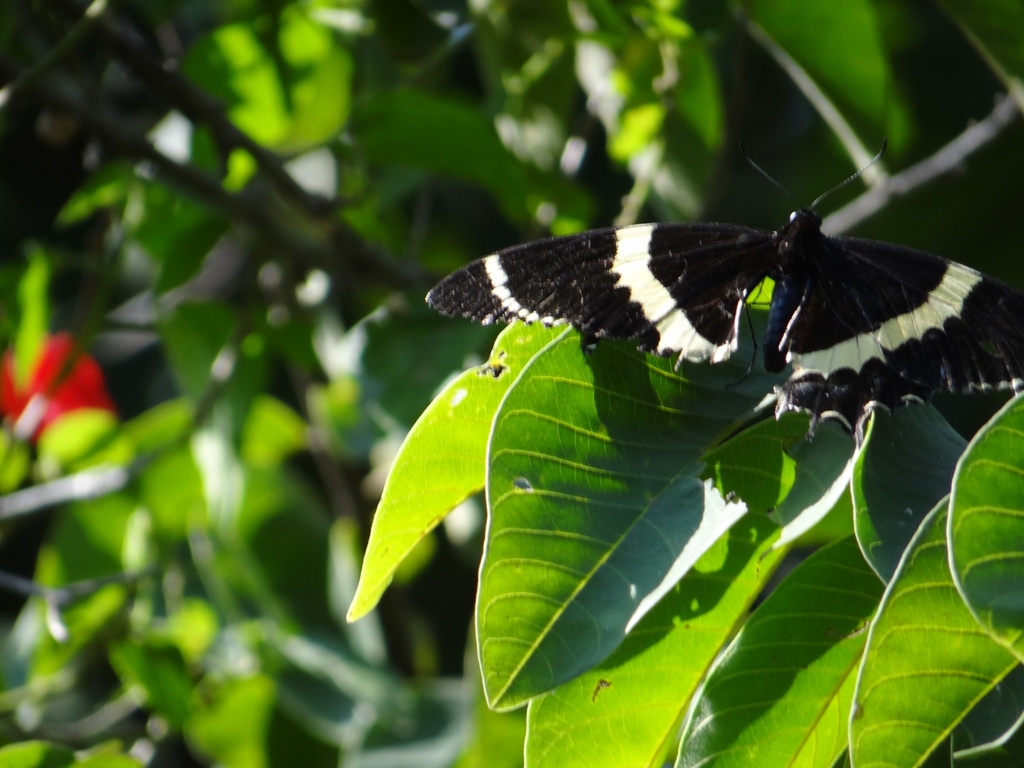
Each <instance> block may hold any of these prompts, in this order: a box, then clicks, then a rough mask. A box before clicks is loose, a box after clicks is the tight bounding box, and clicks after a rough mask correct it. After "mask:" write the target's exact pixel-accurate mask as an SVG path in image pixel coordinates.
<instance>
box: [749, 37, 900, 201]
mask: <svg viewBox="0 0 1024 768" xmlns="http://www.w3.org/2000/svg"><path fill="white" fill-rule="evenodd" d="M747 31H748V32H749V33H750V36H751V37H752V38H753V39H754V40H755V41H756V42H757V43H758V45H760V46H761V47H762V48H764V50H765V51H767V52H768V55H770V56H771V57H772V58H773V59H775V63H776V64H778V65H779V66H780V67H782V69H783V70H785V72H786V74H787V75H789V79H790V80H792V81H793V83H794V84H795V85H796V87H797V88H799V89H800V91H801V92H802V93H803V94H804V96H806V97H807V100H808V101H809V102H811V105H812V106H813V107H814V108H815V109H816V110H817V111H818V114H819V115H821V118H822V120H824V121H825V122H826V123H828V126H829V128H831V129H832V132H833V133H835V135H836V136H837V137H838V138H839V141H840V142H841V143H842V145H843V147H844V148H845V149H846V153H847V154H848V155H849V156H850V159H851V160H853V165H854V167H855V168H857V169H858V170H859V169H861V168H863V169H864V173H863V175H862V177H861V178H863V179H864V183H865V184H867V185H868V187H869V188H872V187H875V186H876V185H878V184H881V183H882V182H883V181H884V180H885V178H886V171H885V167H884V166H883V165H882V164H881V163H875V164H874V165H870V163H871V158H872V156H873V155H874V154H875V153H874V152H869V151H868V150H867V148H866V147H865V146H864V144H862V143H861V140H860V139H859V138H858V137H857V134H856V133H855V132H854V130H853V128H852V127H851V126H850V124H849V123H848V122H846V119H845V118H844V117H843V115H842V113H840V111H839V110H838V109H836V106H835V104H833V103H832V101H831V100H830V99H829V98H828V96H826V95H825V92H824V91H822V90H821V88H819V87H818V84H817V83H816V82H814V78H812V77H811V76H810V75H809V74H807V71H806V70H805V69H804V68H803V67H801V66H800V65H799V64H798V63H797V62H796V60H795V59H793V57H792V56H790V55H789V54H788V53H786V51H785V50H784V49H783V48H782V46H780V45H779V44H778V43H776V42H775V41H774V40H772V38H771V37H770V36H769V35H768V33H767V32H765V31H764V29H762V28H761V27H760V26H759V25H758V24H757V23H756V22H754V21H750V20H748V21H747ZM869 165H870V167H868V166H869Z"/></svg>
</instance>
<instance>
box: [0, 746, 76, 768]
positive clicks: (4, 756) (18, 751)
mask: <svg viewBox="0 0 1024 768" xmlns="http://www.w3.org/2000/svg"><path fill="white" fill-rule="evenodd" d="M74 762H75V754H74V752H72V751H71V750H70V749H68V748H67V747H65V746H63V745H62V744H50V743H49V742H45V741H23V742H20V743H18V744H8V745H7V746H5V747H0V768H64V766H67V765H72V764H74Z"/></svg>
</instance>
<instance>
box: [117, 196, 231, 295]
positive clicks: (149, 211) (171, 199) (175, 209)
mask: <svg viewBox="0 0 1024 768" xmlns="http://www.w3.org/2000/svg"><path fill="white" fill-rule="evenodd" d="M228 223H229V222H228V219H227V218H225V217H223V216H220V215H218V214H216V213H214V212H212V211H210V210H209V209H208V208H205V207H204V206H202V205H199V204H198V203H196V202H195V201H193V200H190V199H188V198H186V197H181V196H180V195H177V194H175V193H174V192H173V191H171V190H169V189H167V188H166V187H162V186H158V185H150V186H148V187H146V195H145V215H144V216H143V218H142V220H141V221H140V222H139V224H138V225H137V226H136V227H135V230H134V232H133V234H134V235H135V238H136V239H137V240H138V242H139V244H141V245H142V247H143V248H144V249H145V251H146V253H147V254H149V255H150V256H151V257H152V259H153V260H154V261H155V262H156V263H157V264H158V265H159V267H160V276H159V278H158V279H157V281H156V285H155V286H154V287H155V289H156V291H157V293H163V292H165V291H169V290H170V289H172V288H175V287H177V286H179V285H181V284H182V283H184V282H185V281H186V280H188V279H189V278H190V277H192V276H193V275H194V274H195V273H196V271H197V270H198V269H199V267H200V265H201V264H202V263H203V259H205V258H206V255H207V254H208V253H209V252H210V249H211V248H213V246H214V245H215V244H216V243H217V241H218V240H219V239H220V238H221V236H222V235H223V234H224V232H225V231H227V228H228Z"/></svg>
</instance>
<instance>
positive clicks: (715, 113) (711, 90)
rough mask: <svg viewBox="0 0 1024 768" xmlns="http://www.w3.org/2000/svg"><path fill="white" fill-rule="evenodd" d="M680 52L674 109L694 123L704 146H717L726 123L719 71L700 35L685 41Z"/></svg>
mask: <svg viewBox="0 0 1024 768" xmlns="http://www.w3.org/2000/svg"><path fill="white" fill-rule="evenodd" d="M680 54H681V56H680V62H679V86H678V87H677V88H676V90H675V97H676V108H677V109H678V110H679V111H680V112H681V113H682V115H683V116H684V117H685V118H686V120H687V121H688V122H689V123H690V125H692V126H693V128H694V130H695V131H696V132H697V135H698V136H700V138H701V140H703V142H704V146H705V147H707V148H708V149H709V150H715V149H718V147H719V145H721V143H722V131H723V130H724V128H723V126H724V122H725V120H724V115H723V111H724V110H723V104H722V89H721V86H720V85H719V82H718V70H717V69H716V68H715V63H714V61H713V60H712V58H711V55H710V54H709V53H708V50H707V47H706V46H705V45H704V42H703V40H701V39H700V38H699V37H696V36H695V37H693V38H691V39H689V40H687V41H685V42H684V43H683V44H682V45H681V46H680Z"/></svg>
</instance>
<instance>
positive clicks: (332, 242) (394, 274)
mask: <svg viewBox="0 0 1024 768" xmlns="http://www.w3.org/2000/svg"><path fill="white" fill-rule="evenodd" d="M4 69H10V65H9V64H8V65H6V66H4ZM33 93H35V94H36V95H37V96H38V97H39V98H41V99H42V100H43V101H44V102H45V103H48V104H49V105H50V106H53V107H56V108H57V109H60V110H62V111H65V112H69V113H71V114H74V115H76V116H77V117H78V118H79V119H80V120H81V121H82V123H83V124H84V125H85V127H86V128H88V129H89V130H90V131H92V132H93V133H94V134H95V135H96V136H97V138H99V139H100V140H101V141H102V142H103V144H104V145H106V146H107V147H108V148H109V149H110V150H112V151H113V152H114V153H116V154H120V155H124V156H126V157H129V158H132V159H134V160H144V161H146V162H148V163H149V164H150V165H151V166H152V167H153V168H154V169H155V170H156V172H158V173H159V174H161V175H162V176H164V177H165V178H166V180H167V181H169V182H171V183H173V184H175V185H177V186H178V187H179V188H181V189H182V190H184V191H185V192H187V193H190V194H191V195H192V196H194V197H196V198H198V199H199V200H201V201H203V202H204V203H206V204H208V205H210V206H212V207H215V208H217V209H219V210H221V211H223V212H225V213H226V214H227V215H228V216H229V217H230V218H232V219H233V220H234V221H236V222H237V223H240V224H244V225H245V226H247V227H249V228H250V229H252V230H254V231H256V232H259V233H260V235H261V236H262V239H263V240H264V242H265V243H266V244H268V245H269V246H271V247H272V248H274V249H277V250H279V251H283V252H284V253H288V254H291V255H292V256H294V257H296V258H298V259H299V261H300V262H302V263H303V264H304V265H305V266H306V267H307V268H312V267H319V268H321V269H325V270H327V271H329V272H333V273H334V274H335V275H336V276H338V277H340V278H342V279H343V280H342V281H340V282H343V281H345V280H347V279H351V278H352V277H356V276H358V277H359V278H363V279H365V278H371V279H374V280H377V281H379V282H381V283H383V284H385V285H389V286H391V287H393V288H399V289H406V288H412V287H421V286H424V285H428V284H430V283H431V282H432V276H430V275H428V274H427V273H426V272H425V271H424V270H423V269H421V268H420V267H419V266H418V265H417V264H414V263H411V262H409V263H406V262H400V261H397V260H395V259H393V258H391V257H390V256H388V255H387V254H385V253H384V252H382V251H380V250H379V249H377V248H374V247H373V246H371V245H369V244H368V243H366V242H365V241H364V240H363V239H362V238H361V237H360V236H359V235H358V234H357V233H356V232H354V231H353V230H352V229H351V228H349V227H348V226H347V225H345V224H344V223H343V222H340V221H337V220H336V219H335V220H332V222H331V227H330V230H329V232H328V233H327V236H326V237H325V238H324V240H322V241H321V240H313V239H310V238H308V237H305V236H304V235H303V234H302V231H301V230H300V229H299V228H298V227H289V226H284V225H282V224H281V220H280V216H279V211H278V210H277V206H275V205H273V198H270V197H268V196H266V195H260V194H257V193H253V192H251V191H250V192H247V191H243V192H239V193H233V192H229V191H227V190H226V189H224V187H223V186H221V184H220V183H219V182H218V181H217V180H216V179H215V178H213V177H212V176H209V175H208V174H206V173H203V172H202V171H200V170H198V169H196V168H193V167H192V166H189V165H184V164H181V163H177V162H175V161H174V160H172V159H170V158H169V157H167V156H166V155H164V154H162V153H161V152H160V151H159V150H157V149H156V147H154V146H153V145H152V144H151V143H150V142H149V140H148V139H146V138H145V137H144V136H141V135H140V134H138V133H136V132H135V131H134V130H132V129H131V128H130V127H129V126H127V125H126V124H125V121H124V120H123V119H120V118H119V117H118V116H117V115H115V114H112V113H111V112H109V111H108V110H106V109H104V108H103V107H101V106H98V105H96V104H94V103H93V101H91V100H90V99H89V98H87V97H86V95H85V94H83V93H81V92H80V90H79V89H78V88H77V87H75V86H74V85H73V84H72V83H71V82H70V80H68V79H67V78H52V77H49V78H44V79H43V80H42V81H41V82H40V83H39V84H38V86H37V87H36V88H35V89H34V90H33ZM339 269H341V270H342V274H340V275H339V274H338V272H339Z"/></svg>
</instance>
